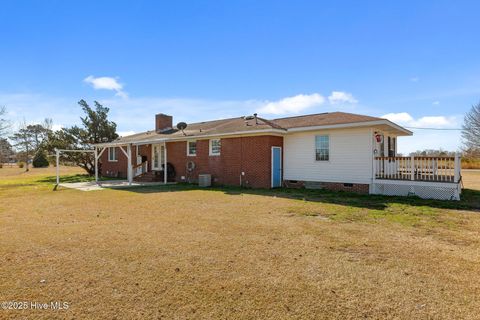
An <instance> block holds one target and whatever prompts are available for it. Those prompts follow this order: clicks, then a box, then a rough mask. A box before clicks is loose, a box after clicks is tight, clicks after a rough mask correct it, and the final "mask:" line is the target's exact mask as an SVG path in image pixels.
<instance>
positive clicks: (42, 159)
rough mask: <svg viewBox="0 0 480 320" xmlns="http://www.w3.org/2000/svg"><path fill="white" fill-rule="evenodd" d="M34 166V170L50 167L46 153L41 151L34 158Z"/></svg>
mask: <svg viewBox="0 0 480 320" xmlns="http://www.w3.org/2000/svg"><path fill="white" fill-rule="evenodd" d="M32 164H33V167H34V168H45V167H48V165H49V163H48V159H47V155H46V154H45V151H43V150H39V151H38V152H37V153H36V154H35V156H34V157H33V162H32Z"/></svg>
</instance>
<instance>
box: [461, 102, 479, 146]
mask: <svg viewBox="0 0 480 320" xmlns="http://www.w3.org/2000/svg"><path fill="white" fill-rule="evenodd" d="M462 137H463V139H464V142H463V143H464V146H465V152H467V153H472V154H479V153H480V103H478V104H476V105H474V106H472V109H470V111H469V112H468V113H467V114H466V115H465V119H464V123H463V131H462Z"/></svg>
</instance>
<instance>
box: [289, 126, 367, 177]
mask: <svg viewBox="0 0 480 320" xmlns="http://www.w3.org/2000/svg"><path fill="white" fill-rule="evenodd" d="M316 136H328V137H329V159H328V161H317V160H316V143H315V142H316ZM372 152H373V151H372V130H371V129H370V128H357V129H336V130H322V131H312V132H298V133H290V134H287V135H286V136H285V137H284V179H286V180H302V181H320V182H340V183H366V184H369V183H370V182H371V178H372V156H373V154H372Z"/></svg>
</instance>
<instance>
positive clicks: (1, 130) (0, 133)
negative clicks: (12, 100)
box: [0, 107, 10, 138]
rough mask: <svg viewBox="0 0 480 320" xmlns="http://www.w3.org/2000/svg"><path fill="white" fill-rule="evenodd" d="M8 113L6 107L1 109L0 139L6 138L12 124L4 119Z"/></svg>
mask: <svg viewBox="0 0 480 320" xmlns="http://www.w3.org/2000/svg"><path fill="white" fill-rule="evenodd" d="M6 113H7V109H6V108H5V107H0V138H5V136H6V135H7V131H8V129H9V128H10V122H8V121H7V119H5V118H4V116H5V114H6Z"/></svg>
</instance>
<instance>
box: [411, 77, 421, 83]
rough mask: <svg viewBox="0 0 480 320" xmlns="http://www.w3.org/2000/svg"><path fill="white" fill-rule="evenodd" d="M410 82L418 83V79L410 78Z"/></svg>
mask: <svg viewBox="0 0 480 320" xmlns="http://www.w3.org/2000/svg"><path fill="white" fill-rule="evenodd" d="M410 81H412V82H418V81H420V78H419V77H411V78H410Z"/></svg>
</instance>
